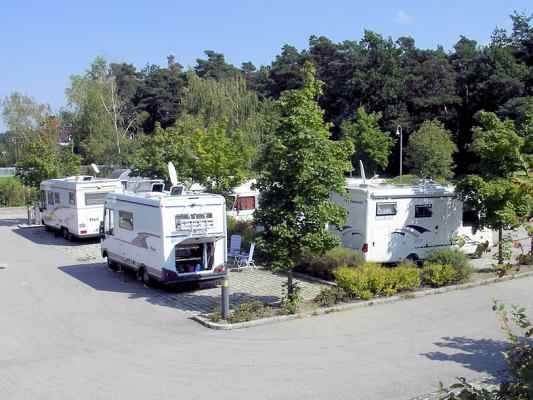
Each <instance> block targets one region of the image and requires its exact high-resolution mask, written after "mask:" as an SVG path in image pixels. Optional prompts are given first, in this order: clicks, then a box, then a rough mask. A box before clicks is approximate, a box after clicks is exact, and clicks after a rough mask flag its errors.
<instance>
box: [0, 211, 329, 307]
mask: <svg viewBox="0 0 533 400" xmlns="http://www.w3.org/2000/svg"><path fill="white" fill-rule="evenodd" d="M22 211H23V210H17V209H13V210H12V211H11V214H9V212H8V211H7V210H6V211H4V215H5V218H4V221H9V220H11V221H12V224H11V228H12V232H13V233H15V234H17V235H18V236H20V237H22V238H23V239H25V240H26V241H27V245H28V246H32V247H42V246H46V247H47V248H48V249H50V250H52V251H54V252H57V253H58V254H61V256H66V257H67V258H68V262H67V261H65V262H64V264H65V265H58V270H59V271H61V272H63V273H65V274H67V275H68V276H69V277H71V278H73V279H76V280H78V281H80V282H82V283H83V284H85V285H87V286H89V287H91V288H92V289H95V290H97V291H111V292H113V291H118V292H131V293H132V296H134V295H137V296H138V295H142V296H144V297H145V298H146V299H147V301H149V302H150V303H153V304H160V305H165V306H168V307H173V308H175V309H176V310H177V311H179V312H182V313H185V314H186V315H194V314H198V313H209V312H212V311H214V310H215V309H216V308H217V307H219V303H220V289H219V288H217V287H216V286H214V285H213V284H208V285H205V286H203V287H198V286H197V285H176V286H172V287H161V286H156V287H151V288H148V287H145V286H144V285H143V284H142V283H141V282H138V281H137V279H136V277H135V275H134V274H133V273H131V271H128V270H125V271H119V272H112V271H110V270H108V268H107V267H106V260H105V259H104V258H102V257H101V253H100V244H99V242H98V240H77V241H67V240H65V239H63V238H62V237H61V235H54V233H52V232H47V231H45V230H44V228H42V227H31V228H20V227H18V225H19V224H20V223H21V221H24V218H23V217H24V215H23V213H22ZM4 223H5V222H4ZM229 282H230V290H231V294H230V303H231V305H232V307H236V306H237V305H239V304H241V303H243V302H247V301H252V300H260V301H264V302H268V303H275V302H277V301H279V300H280V299H281V297H282V295H283V284H284V283H285V282H286V278H285V277H284V276H282V275H277V274H273V273H271V272H270V271H266V270H264V269H262V268H256V269H243V270H240V271H235V272H233V271H231V272H230V273H229ZM296 282H297V283H298V286H299V287H300V288H301V293H302V296H303V297H304V298H305V299H312V298H314V297H315V296H316V295H317V294H318V293H319V292H320V289H321V288H322V285H320V284H317V283H315V282H310V281H303V280H301V279H297V280H296Z"/></svg>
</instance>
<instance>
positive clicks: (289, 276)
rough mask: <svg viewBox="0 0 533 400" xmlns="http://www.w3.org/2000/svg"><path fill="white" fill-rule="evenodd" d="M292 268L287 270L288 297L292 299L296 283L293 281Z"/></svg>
mask: <svg viewBox="0 0 533 400" xmlns="http://www.w3.org/2000/svg"><path fill="white" fill-rule="evenodd" d="M292 278H293V276H292V269H290V270H288V271H287V297H288V298H289V299H290V298H292V296H293V295H294V286H293V285H294V284H293V282H292Z"/></svg>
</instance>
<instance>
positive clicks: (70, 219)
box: [40, 175, 122, 240]
mask: <svg viewBox="0 0 533 400" xmlns="http://www.w3.org/2000/svg"><path fill="white" fill-rule="evenodd" d="M120 191H122V185H121V183H120V181H118V180H116V179H101V178H95V177H94V176H88V175H82V176H71V177H68V178H62V179H49V180H46V181H43V182H41V200H40V210H41V216H42V223H43V225H44V226H45V227H46V228H47V229H49V230H50V229H53V230H57V231H60V232H61V233H62V235H63V237H64V238H65V239H68V240H70V239H72V238H73V237H77V238H90V237H98V234H99V228H100V222H101V221H102V216H103V214H104V199H105V196H106V194H108V193H113V192H120Z"/></svg>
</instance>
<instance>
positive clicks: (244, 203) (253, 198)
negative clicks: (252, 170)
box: [227, 179, 259, 221]
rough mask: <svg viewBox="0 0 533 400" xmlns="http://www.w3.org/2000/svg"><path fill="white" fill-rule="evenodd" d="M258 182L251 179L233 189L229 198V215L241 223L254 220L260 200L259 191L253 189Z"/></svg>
mask: <svg viewBox="0 0 533 400" xmlns="http://www.w3.org/2000/svg"><path fill="white" fill-rule="evenodd" d="M255 183H256V180H255V179H250V180H248V181H246V182H244V183H242V184H241V185H239V186H237V187H235V188H233V189H232V191H231V193H230V195H229V196H228V203H227V204H228V215H229V216H231V217H233V218H235V219H237V220H241V221H249V220H251V219H253V217H254V212H255V209H256V207H257V204H258V200H259V191H258V190H257V189H252V186H253V185H255Z"/></svg>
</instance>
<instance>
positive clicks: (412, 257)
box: [406, 253, 420, 264]
mask: <svg viewBox="0 0 533 400" xmlns="http://www.w3.org/2000/svg"><path fill="white" fill-rule="evenodd" d="M406 260H407V261H409V262H412V263H413V264H418V263H419V262H420V258H419V257H418V255H416V254H415V253H411V254H409V255H408V256H407V257H406Z"/></svg>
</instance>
